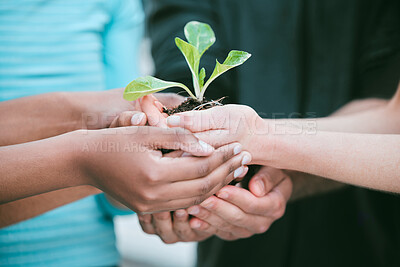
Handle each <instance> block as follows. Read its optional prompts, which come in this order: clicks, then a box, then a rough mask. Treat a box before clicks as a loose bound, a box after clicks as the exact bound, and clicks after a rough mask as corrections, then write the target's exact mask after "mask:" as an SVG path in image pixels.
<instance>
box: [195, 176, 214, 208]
mask: <svg viewBox="0 0 400 267" xmlns="http://www.w3.org/2000/svg"><path fill="white" fill-rule="evenodd" d="M211 189H212V184H211V180H210V178H209V177H206V178H204V179H203V181H202V182H201V186H200V192H199V193H200V195H205V194H207V193H208V192H210V190H211ZM198 204H200V203H198Z"/></svg>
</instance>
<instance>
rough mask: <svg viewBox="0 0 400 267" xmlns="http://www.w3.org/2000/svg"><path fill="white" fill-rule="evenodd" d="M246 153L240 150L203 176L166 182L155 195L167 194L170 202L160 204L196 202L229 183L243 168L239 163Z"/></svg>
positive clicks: (191, 203) (190, 203)
mask: <svg viewBox="0 0 400 267" xmlns="http://www.w3.org/2000/svg"><path fill="white" fill-rule="evenodd" d="M246 154H247V152H242V153H241V154H239V155H237V156H236V157H234V158H232V159H230V160H228V161H227V162H226V163H224V164H222V165H221V166H219V167H218V168H217V169H216V170H215V171H213V172H212V173H210V174H209V175H207V176H205V177H203V178H198V179H193V180H184V181H178V182H172V183H170V184H166V185H165V186H163V187H161V188H160V189H158V190H159V191H157V195H164V196H168V198H169V199H170V202H166V203H162V204H161V205H163V204H171V203H172V202H174V201H177V202H178V201H179V200H182V201H184V202H186V203H188V204H189V205H187V206H191V205H194V204H198V203H199V202H200V201H202V200H204V199H205V198H206V197H207V196H209V195H212V194H215V193H216V192H218V190H219V189H221V188H222V187H223V186H225V185H226V184H228V183H230V182H231V181H232V180H233V179H234V178H235V177H237V175H238V174H241V173H242V172H243V171H244V170H245V168H243V167H242V166H241V164H242V161H243V158H246ZM243 155H244V156H243ZM238 171H240V172H238ZM181 176H182V174H181ZM182 207H183V206H182ZM182 207H178V208H182Z"/></svg>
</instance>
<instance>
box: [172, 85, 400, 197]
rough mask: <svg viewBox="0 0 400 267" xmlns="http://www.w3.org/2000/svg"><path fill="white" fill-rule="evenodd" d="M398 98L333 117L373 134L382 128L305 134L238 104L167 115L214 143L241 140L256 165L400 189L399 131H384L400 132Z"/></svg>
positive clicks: (338, 122) (337, 122)
mask: <svg viewBox="0 0 400 267" xmlns="http://www.w3.org/2000/svg"><path fill="white" fill-rule="evenodd" d="M399 90H400V89H399ZM399 98H400V93H399V92H397V94H396V95H395V97H393V99H392V100H391V101H390V103H389V104H387V105H386V106H385V107H383V108H377V109H376V110H375V111H374V112H369V111H365V112H360V113H356V114H354V115H348V116H343V117H337V118H331V119H329V120H330V123H329V125H331V126H332V125H335V127H336V126H337V127H342V129H343V126H340V125H345V126H346V127H345V129H353V130H354V131H363V132H370V133H371V132H372V133H373V132H374V131H377V130H379V131H378V134H363V133H361V134H360V133H357V134H356V133H343V132H328V131H321V130H317V131H316V132H314V133H307V132H306V131H303V130H302V129H301V128H300V129H299V127H293V126H287V125H286V123H285V121H283V123H282V121H280V120H276V121H272V120H270V121H266V120H262V119H261V118H260V117H259V116H258V115H257V114H256V113H255V112H254V110H252V109H251V108H249V107H246V106H239V105H226V106H223V107H215V108H213V109H209V110H205V111H192V112H186V113H181V114H177V115H174V116H170V117H168V119H167V123H168V124H169V125H170V126H179V127H185V128H187V129H189V130H191V131H192V132H197V136H199V138H201V139H203V140H206V141H207V142H209V143H211V144H216V145H218V143H219V142H221V140H230V141H239V142H241V143H242V144H245V145H244V147H245V148H246V149H248V151H250V152H251V154H252V155H253V161H252V164H259V165H268V166H272V167H276V168H281V169H290V170H296V171H302V172H306V173H311V174H314V175H318V176H322V177H327V178H331V179H334V180H337V181H340V182H345V183H351V184H356V185H360V186H365V187H371V188H375V189H378V190H389V191H393V192H399V191H400V183H399V180H400V178H399V173H400V169H399V168H400V153H399V151H400V135H399V134H383V133H400V116H399V114H400V99H399ZM227 118H229V120H227ZM323 120H325V121H326V120H328V119H321V121H320V122H318V123H317V125H318V124H319V123H321V124H322V123H323V122H324V123H325V121H323ZM350 121H351V123H349V122H350ZM277 124H279V126H277ZM326 125H328V124H326ZM206 130H209V131H207V132H204V131H206ZM213 130H217V133H218V134H213Z"/></svg>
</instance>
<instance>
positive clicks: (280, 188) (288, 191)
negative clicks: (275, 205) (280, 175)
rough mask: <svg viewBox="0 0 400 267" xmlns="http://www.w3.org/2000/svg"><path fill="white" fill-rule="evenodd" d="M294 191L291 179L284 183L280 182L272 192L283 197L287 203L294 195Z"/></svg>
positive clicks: (286, 179) (285, 180)
mask: <svg viewBox="0 0 400 267" xmlns="http://www.w3.org/2000/svg"><path fill="white" fill-rule="evenodd" d="M292 190H293V182H292V180H291V179H290V178H285V179H284V180H283V181H282V182H280V183H279V184H278V185H277V186H276V187H275V188H274V189H272V192H276V193H277V194H280V195H282V197H283V199H284V200H285V201H286V202H287V201H288V200H289V198H290V196H291V195H292Z"/></svg>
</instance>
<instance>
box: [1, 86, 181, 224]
mask: <svg viewBox="0 0 400 267" xmlns="http://www.w3.org/2000/svg"><path fill="white" fill-rule="evenodd" d="M122 93H123V89H115V90H110V91H105V92H95V93H93V92H83V93H52V94H44V95H40V97H39V96H33V97H25V98H21V99H18V100H13V101H7V102H4V103H2V104H7V105H6V106H2V105H0V109H2V110H3V111H6V110H8V108H9V109H10V110H11V111H12V113H11V114H10V112H9V113H6V112H2V113H1V114H0V116H2V120H1V122H0V124H2V127H5V128H7V129H10V131H2V132H1V133H0V140H1V141H2V142H3V145H7V144H8V145H9V144H14V143H22V142H25V141H30V140H33V139H35V140H36V139H44V138H46V137H49V136H51V135H53V134H55V133H64V132H67V131H69V130H77V129H81V128H90V127H89V125H90V124H92V123H94V122H95V121H96V120H94V119H93V118H94V117H95V116H82V114H89V112H87V113H84V111H89V110H94V111H92V112H90V114H96V113H97V114H100V115H98V116H97V117H108V121H107V123H104V124H103V125H97V126H96V127H94V128H98V127H107V126H108V124H110V120H111V119H112V122H111V124H110V125H109V127H121V126H125V125H126V126H130V125H133V126H138V125H144V124H146V121H145V120H146V117H144V118H143V120H142V121H140V122H139V123H137V124H135V123H133V122H131V121H130V120H131V117H132V116H133V115H134V114H137V113H140V114H143V113H141V112H139V111H140V110H141V109H140V105H137V103H135V102H132V103H129V102H127V101H125V100H123V98H122ZM157 97H158V99H159V100H160V101H162V102H163V103H164V104H165V106H167V107H173V106H176V105H178V104H179V103H180V102H181V101H182V100H183V99H184V98H183V97H181V96H179V95H176V94H171V93H162V94H157ZM81 100H84V101H81ZM100 102H101V103H106V104H108V105H104V104H102V105H98V103H100ZM53 103H54V104H53ZM72 104H73V105H72ZM37 105H40V106H41V108H42V109H43V107H45V108H46V110H45V112H43V111H42V112H37V113H35V112H36V111H37V110H38V109H36V108H35V106H37ZM90 105H92V106H90ZM6 107H7V108H6ZM61 108H62V109H63V111H64V112H59V110H60V109H61ZM99 108H104V109H103V110H99ZM132 108H133V109H135V110H136V111H125V112H122V113H120V114H119V115H118V116H116V117H114V118H113V117H112V116H111V115H110V116H108V115H107V116H102V115H101V114H109V113H108V112H110V110H115V112H117V113H118V112H120V111H122V110H123V109H132ZM32 109H33V110H32ZM119 109H120V110H119ZM65 110H70V111H69V112H65ZM32 111H33V112H34V113H33V114H32ZM26 113H29V114H31V115H30V120H29V121H26V116H25V114H26ZM47 113H50V114H54V115H55V116H52V117H49V116H47V115H46V116H45V117H43V116H44V115H45V114H47ZM81 113H82V114H81ZM74 114H75V115H74ZM6 115H7V116H6ZM67 115H68V116H67ZM143 115H144V114H143ZM3 118H7V119H6V120H3ZM84 118H88V119H89V120H88V121H83V119H84ZM56 120H61V121H64V122H67V123H63V124H62V125H63V127H60V124H59V123H58V122H57V123H55V121H56ZM7 122H8V123H7ZM32 122H35V123H32ZM9 123H11V125H10V124H9ZM14 125H15V127H14ZM17 126H18V127H17ZM70 126H73V127H72V128H70ZM50 127H54V128H50ZM13 129H17V130H18V132H15V131H13ZM43 129H48V130H49V131H47V132H46V131H44V130H43ZM31 133H32V134H31ZM7 140H8V141H7ZM35 140H34V141H35ZM98 193H101V190H99V189H97V188H95V187H93V186H78V187H72V188H68V189H62V190H57V191H53V192H48V193H43V194H39V195H35V196H33V197H27V198H23V199H20V200H17V201H13V202H9V203H6V204H2V205H0V213H1V214H2V216H1V218H0V227H5V226H8V225H11V224H14V223H17V222H20V221H23V220H26V219H29V218H32V217H35V216H38V215H40V214H43V213H44V212H47V211H49V210H52V209H55V208H57V207H60V206H62V205H66V204H68V203H71V202H73V201H76V200H79V199H82V198H84V197H87V196H90V195H94V194H98ZM108 199H109V201H110V202H111V203H112V204H113V205H116V206H119V207H125V206H123V205H122V204H120V203H119V202H118V201H115V200H114V199H113V198H111V197H109V196H108Z"/></svg>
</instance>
